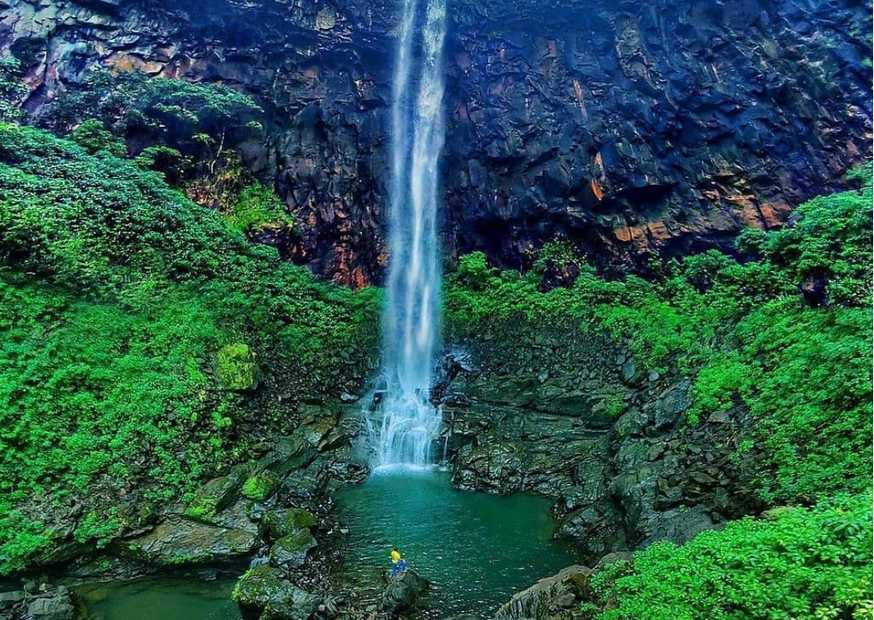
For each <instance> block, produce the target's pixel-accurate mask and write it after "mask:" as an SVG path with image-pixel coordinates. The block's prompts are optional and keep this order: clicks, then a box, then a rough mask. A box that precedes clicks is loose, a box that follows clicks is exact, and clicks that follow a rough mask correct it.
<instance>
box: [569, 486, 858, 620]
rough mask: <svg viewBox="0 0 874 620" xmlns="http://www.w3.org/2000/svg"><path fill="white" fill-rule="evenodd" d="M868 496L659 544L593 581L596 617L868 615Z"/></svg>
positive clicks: (586, 613) (717, 619)
mask: <svg viewBox="0 0 874 620" xmlns="http://www.w3.org/2000/svg"><path fill="white" fill-rule="evenodd" d="M871 546H872V540H871V495H870V494H864V495H863V496H862V497H856V498H853V499H848V498H841V499H839V500H835V501H830V502H825V503H823V504H821V505H819V506H817V507H816V508H815V509H809V510H808V509H803V508H783V509H776V510H774V511H773V512H772V513H770V514H768V515H766V516H765V518H761V519H742V520H740V521H735V522H732V523H729V524H728V525H727V526H726V528H725V529H724V530H721V531H710V532H704V533H703V534H700V535H698V536H697V537H696V538H695V539H694V540H692V541H690V542H689V543H687V544H685V545H682V546H676V545H673V544H671V543H668V542H660V543H656V544H654V545H652V546H651V547H649V548H648V549H646V550H645V551H642V552H639V553H637V554H636V555H635V558H634V561H633V562H617V563H614V564H611V565H608V566H607V567H605V568H604V569H602V570H601V571H599V572H598V573H596V574H595V576H594V578H593V584H592V585H593V589H594V592H595V596H594V597H593V598H594V600H593V601H592V602H590V603H586V604H584V606H583V609H582V610H581V611H582V612H583V613H582V616H583V617H587V618H597V619H598V620H631V619H637V618H650V619H652V620H697V619H698V618H709V619H712V620H729V619H736V618H749V619H759V618H760V619H762V620H772V619H775V618H811V619H814V618H815V619H840V618H846V619H852V620H862V619H866V618H871V616H872V605H871V597H872V590H871V580H872V573H871Z"/></svg>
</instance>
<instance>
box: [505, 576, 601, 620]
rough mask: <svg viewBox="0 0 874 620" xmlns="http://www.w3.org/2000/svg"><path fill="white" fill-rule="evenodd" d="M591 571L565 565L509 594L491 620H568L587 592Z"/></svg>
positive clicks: (588, 590)
mask: <svg viewBox="0 0 874 620" xmlns="http://www.w3.org/2000/svg"><path fill="white" fill-rule="evenodd" d="M592 572H593V570H592V569H591V568H588V567H586V566H579V565H574V566H569V567H568V568H565V569H564V570H562V571H561V572H559V573H558V574H557V575H554V576H552V577H547V578H546V579H541V580H540V581H538V582H537V583H536V584H534V585H533V586H531V587H530V588H528V589H527V590H523V591H522V592H518V593H517V594H515V595H513V598H511V599H510V601H509V602H508V603H505V604H504V605H502V606H501V608H500V609H498V613H497V614H495V620H511V619H512V620H522V619H527V618H550V619H555V620H564V619H567V620H570V619H571V618H573V615H574V611H575V610H576V608H577V607H579V603H580V601H582V600H584V598H585V597H586V596H588V594H589V592H590V587H589V577H590V576H591V575H592Z"/></svg>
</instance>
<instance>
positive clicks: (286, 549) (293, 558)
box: [270, 528, 318, 568]
mask: <svg viewBox="0 0 874 620" xmlns="http://www.w3.org/2000/svg"><path fill="white" fill-rule="evenodd" d="M317 545H318V543H317V542H316V539H315V538H313V535H312V534H311V533H310V531H309V530H306V529H303V528H301V529H298V530H296V531H295V532H293V533H292V534H289V535H288V536H283V537H282V538H280V539H279V540H277V541H276V542H275V543H273V546H272V547H270V561H271V562H272V563H273V564H274V566H279V567H281V568H298V567H300V566H303V564H304V562H306V559H307V555H308V554H309V552H310V550H311V549H314V548H315V547H316V546H317Z"/></svg>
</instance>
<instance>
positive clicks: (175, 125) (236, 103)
mask: <svg viewBox="0 0 874 620" xmlns="http://www.w3.org/2000/svg"><path fill="white" fill-rule="evenodd" d="M261 113H262V110H261V108H260V107H259V106H258V104H256V103H255V102H254V101H253V100H252V99H251V98H250V97H249V96H248V95H245V94H243V93H240V92H238V91H236V90H233V89H232V88H228V87H225V86H220V85H215V84H194V83H191V82H186V81H185V80H176V79H170V78H153V77H150V76H148V75H146V74H144V73H140V72H138V71H128V72H121V73H113V72H110V71H107V70H105V69H97V70H92V71H91V72H90V73H89V74H88V76H87V77H86V79H85V80H84V84H83V85H82V87H80V88H77V89H75V90H70V91H67V92H65V93H64V94H63V95H62V96H60V97H59V98H58V99H57V100H56V101H55V102H54V103H53V104H52V106H51V109H50V111H49V113H48V114H47V115H46V118H45V119H44V121H43V122H44V123H45V124H47V125H49V126H51V127H52V128H54V129H56V130H58V131H70V130H72V129H73V128H74V127H76V126H77V125H79V124H80V123H81V122H82V121H84V120H86V119H89V118H97V119H99V120H100V121H102V122H103V123H104V124H105V125H106V126H107V127H109V128H110V129H111V130H112V132H113V133H114V134H115V135H119V136H124V137H127V136H131V135H136V136H137V137H138V138H139V139H140V140H146V141H149V140H150V141H151V142H152V143H154V144H164V145H168V146H173V147H175V148H178V149H180V150H182V151H184V152H187V153H190V154H194V155H197V156H198V162H200V163H202V164H203V165H205V166H206V167H208V168H213V167H214V166H215V164H216V162H217V161H218V160H219V158H220V157H221V156H222V154H224V152H225V150H226V149H227V148H228V147H230V146H231V145H232V144H235V143H238V142H240V141H242V140H245V139H248V138H251V137H254V136H257V135H258V134H259V133H260V132H261V124H260V122H259V117H260V115H261Z"/></svg>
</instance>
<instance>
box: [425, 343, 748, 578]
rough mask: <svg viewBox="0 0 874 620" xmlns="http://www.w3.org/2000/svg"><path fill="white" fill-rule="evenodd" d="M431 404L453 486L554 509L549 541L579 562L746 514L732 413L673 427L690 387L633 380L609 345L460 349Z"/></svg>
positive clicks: (629, 367)
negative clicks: (547, 500)
mask: <svg viewBox="0 0 874 620" xmlns="http://www.w3.org/2000/svg"><path fill="white" fill-rule="evenodd" d="M468 347H469V354H470V361H469V362H468V368H469V370H467V371H462V372H460V373H458V374H457V376H456V378H455V379H454V380H453V381H452V382H451V383H450V384H449V385H448V386H447V387H446V389H445V391H444V393H443V397H442V407H443V413H444V419H445V420H446V424H445V437H444V438H443V439H442V440H441V441H445V442H446V446H447V450H448V456H449V458H450V460H451V461H452V465H453V482H454V484H455V485H457V486H459V487H461V488H465V489H470V490H479V491H486V492H490V493H500V494H505V493H514V492H521V491H527V492H535V493H538V494H541V495H545V496H547V497H551V498H553V499H554V500H555V504H554V507H553V511H554V513H555V516H556V517H557V519H558V535H559V536H562V537H566V538H569V539H571V540H573V541H574V542H575V544H576V546H577V548H578V549H579V551H580V552H581V554H582V556H583V558H584V559H586V560H591V561H594V560H597V559H598V558H599V557H601V556H602V555H604V554H607V553H610V552H613V551H619V550H627V549H635V548H640V547H645V546H646V545H648V544H650V543H651V542H654V541H655V540H660V539H667V540H672V541H675V542H678V543H681V542H684V541H686V540H688V539H690V538H691V537H693V536H694V535H695V534H697V533H699V532H701V531H703V530H705V529H710V528H714V527H718V526H719V524H720V523H722V522H724V521H725V520H727V519H730V518H734V517H737V516H739V515H742V514H745V513H748V512H752V511H755V509H756V502H755V499H754V498H753V497H750V496H749V495H748V494H747V493H746V492H745V491H744V489H745V485H744V467H743V463H741V462H737V461H736V460H733V459H732V454H733V453H734V452H735V448H736V447H737V444H738V441H739V437H740V436H741V435H742V433H743V430H744V429H745V424H746V417H745V416H744V415H743V412H742V411H740V410H737V411H731V412H724V413H719V414H713V415H712V416H711V417H710V418H709V419H707V420H704V421H702V423H700V424H698V425H691V424H688V423H686V421H685V417H684V415H683V414H684V413H685V412H686V411H687V410H688V409H689V407H690V405H691V397H690V393H689V390H690V387H691V384H690V381H689V380H688V379H686V378H684V377H682V376H678V375H675V374H673V373H667V374H665V375H664V376H662V375H661V374H660V373H657V372H652V371H645V369H640V368H637V367H636V364H635V361H634V360H633V359H632V358H631V357H630V355H629V353H628V352H627V351H625V349H624V345H623V344H622V343H616V342H611V341H610V339H608V338H606V337H605V336H602V335H600V334H596V333H582V332H580V331H579V330H577V329H562V328H561V327H560V326H556V328H554V329H553V330H542V331H539V332H536V333H529V332H526V331H524V330H522V329H520V331H519V332H518V333H515V334H513V335H512V337H510V336H509V335H507V334H483V335H482V338H481V339H478V340H477V341H476V342H469V343H468Z"/></svg>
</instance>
